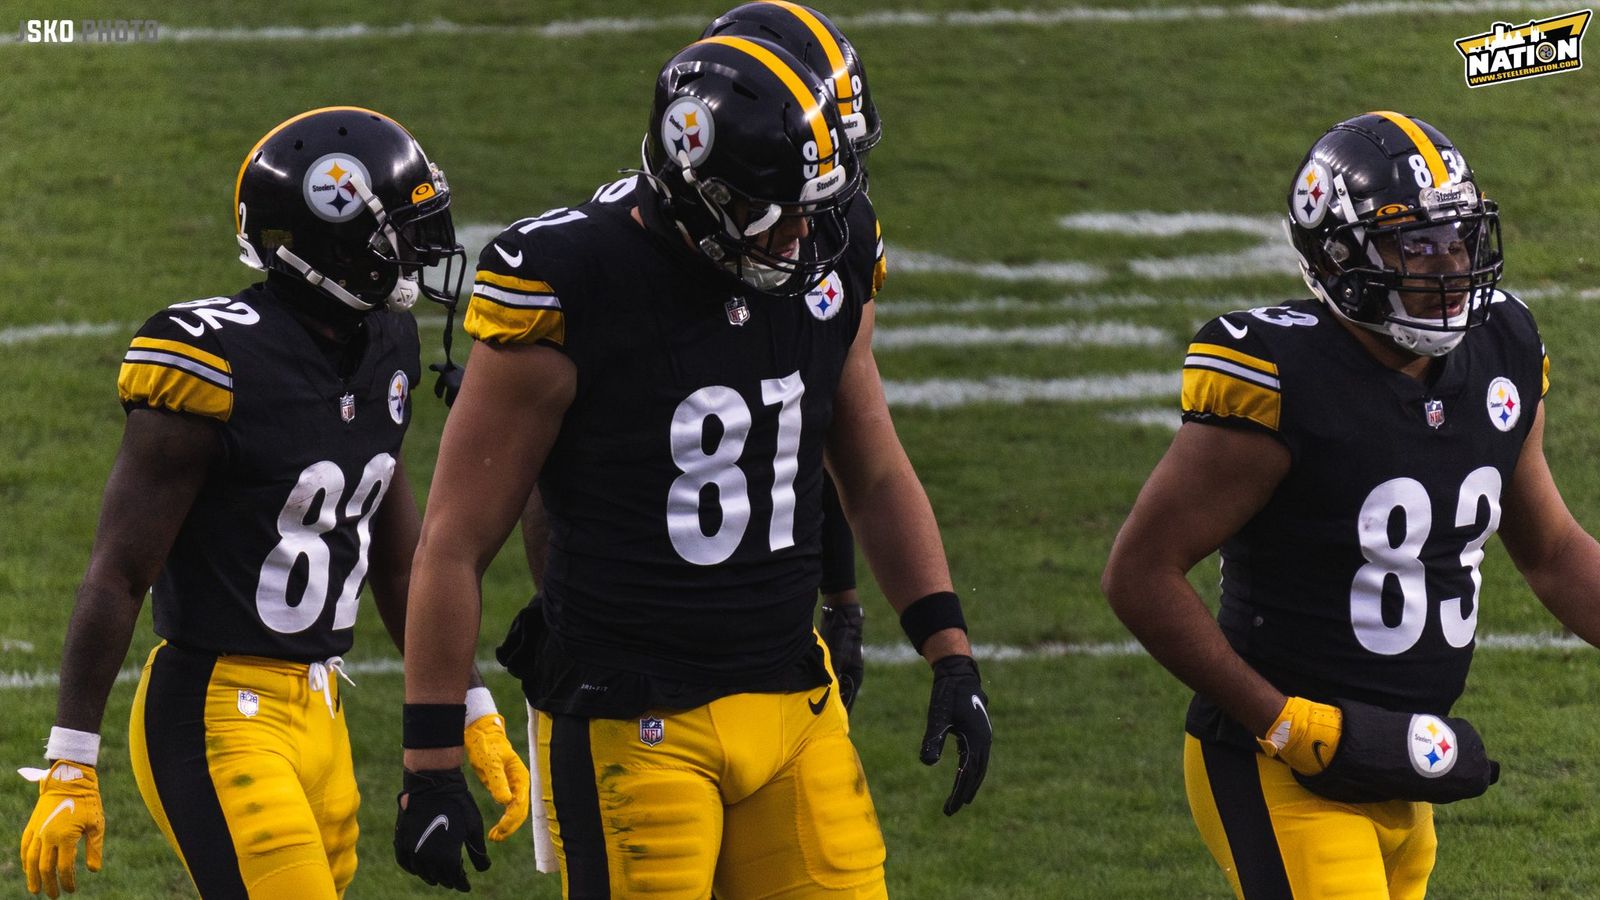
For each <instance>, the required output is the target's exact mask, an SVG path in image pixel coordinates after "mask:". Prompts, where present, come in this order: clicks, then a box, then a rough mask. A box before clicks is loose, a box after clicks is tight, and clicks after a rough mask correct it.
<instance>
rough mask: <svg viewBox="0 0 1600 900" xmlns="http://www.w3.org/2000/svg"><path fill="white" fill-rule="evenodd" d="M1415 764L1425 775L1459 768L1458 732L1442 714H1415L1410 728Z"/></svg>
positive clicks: (1412, 758)
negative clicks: (1457, 761)
mask: <svg viewBox="0 0 1600 900" xmlns="http://www.w3.org/2000/svg"><path fill="white" fill-rule="evenodd" d="M1409 739H1410V745H1409V749H1410V751H1411V753H1410V755H1411V767H1412V768H1414V769H1416V770H1417V774H1418V775H1421V776H1422V777H1424V778H1438V777H1439V776H1441V775H1443V774H1445V773H1446V772H1449V771H1450V770H1451V769H1453V768H1455V765H1456V757H1457V756H1458V755H1459V754H1457V753H1456V733H1455V732H1454V731H1452V730H1451V729H1450V726H1449V725H1446V724H1445V723H1444V720H1443V719H1440V718H1439V717H1438V716H1430V715H1427V714H1419V715H1415V716H1412V717H1411V728H1410V729H1409Z"/></svg>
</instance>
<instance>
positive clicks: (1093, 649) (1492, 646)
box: [0, 633, 1589, 690]
mask: <svg viewBox="0 0 1600 900" xmlns="http://www.w3.org/2000/svg"><path fill="white" fill-rule="evenodd" d="M1588 646H1589V645H1588V644H1586V643H1584V642H1583V641H1582V640H1581V639H1579V638H1577V637H1574V636H1572V635H1567V634H1548V633H1539V634H1486V635H1482V636H1481V637H1479V638H1478V649H1479V650H1483V651H1488V652H1495V653H1498V652H1502V651H1509V652H1515V653H1537V652H1543V651H1548V650H1559V651H1570V650H1582V649H1584V648H1587V647H1588ZM973 650H974V653H975V655H976V656H977V657H978V658H979V659H981V660H984V661H985V662H988V661H991V660H994V661H1001V660H1005V661H1010V660H1041V659H1060V658H1063V657H1075V658H1076V657H1087V658H1091V659H1101V658H1107V657H1110V658H1127V657H1130V656H1140V655H1143V653H1144V650H1143V649H1142V648H1141V647H1140V646H1139V644H1138V642H1137V641H1133V640H1126V641H1104V642H1098V643H1094V642H1084V643H1078V642H1064V641H1048V642H1045V643H1042V644H1033V645H1030V646H1016V645H1010V644H977V645H975V646H974V647H973ZM862 652H863V653H864V654H865V656H866V658H867V659H869V660H871V661H872V662H875V663H881V664H885V665H904V664H909V663H913V662H919V661H921V659H922V657H920V656H918V655H917V653H916V651H915V650H912V649H911V648H910V647H908V646H905V645H903V644H888V645H881V644H871V645H868V646H867V647H865V648H863V651H862ZM499 665H500V664H499V663H497V662H495V661H494V660H493V659H480V660H478V668H479V669H481V670H483V671H496V672H498V671H500V668H499ZM344 669H345V671H346V672H349V673H350V674H351V675H352V676H354V677H362V676H366V677H383V676H390V675H398V674H400V673H401V671H403V669H402V665H401V662H400V660H399V659H396V658H380V659H365V660H354V661H351V662H348V663H346V664H345V667H344ZM138 679H139V670H138V669H131V668H130V669H123V670H122V671H120V672H118V673H117V682H118V683H123V684H125V683H128V682H132V681H137V680H138ZM60 681H61V679H60V676H59V675H57V674H56V673H55V672H0V690H24V689H27V688H36V687H49V688H53V687H56V686H57V685H58V684H60Z"/></svg>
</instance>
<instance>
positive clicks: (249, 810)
mask: <svg viewBox="0 0 1600 900" xmlns="http://www.w3.org/2000/svg"><path fill="white" fill-rule="evenodd" d="M316 665H317V664H312V666H308V665H307V664H305V663H292V662H285V661H283V660H274V659H263V658H260V657H253V656H223V657H217V656H211V655H208V654H202V653H196V652H193V651H189V650H183V649H180V648H177V647H173V646H171V645H169V644H166V643H162V644H161V645H159V646H157V647H156V649H155V650H154V651H152V652H151V653H150V658H149V660H148V661H147V662H146V663H145V666H144V673H143V675H142V676H141V678H140V679H139V690H138V693H137V694H136V696H135V698H134V703H133V716H132V721H131V722H130V723H129V735H128V744H129V752H130V754H131V755H132V757H133V773H134V778H135V780H137V781H138V784H139V793H140V794H142V795H143V796H144V803H145V806H146V807H148V808H149V810H150V815H151V816H152V817H153V818H154V819H155V821H156V825H157V827H159V828H160V829H161V833H162V834H164V835H165V836H166V838H167V843H169V844H171V845H172V848H173V849H174V850H175V851H177V853H178V858H179V859H180V860H181V861H182V862H183V864H184V867H185V868H186V869H187V870H188V872H189V877H190V878H191V879H193V881H194V884H195V888H196V889H197V890H198V891H199V892H200V896H202V897H204V898H206V900H216V898H245V897H249V898H292V900H331V898H336V897H340V896H342V895H343V894H344V890H345V888H346V887H348V886H349V884H350V879H351V878H353V877H354V876H355V871H356V835H357V827H356V808H357V806H359V804H360V797H359V795H358V794H357V791H356V780H355V771H354V769H353V767H352V764H351V760H350V735H349V733H348V732H347V731H346V730H345V721H344V710H343V708H342V706H341V705H340V704H339V702H338V697H339V695H338V685H337V684H331V685H329V686H328V687H326V688H323V687H321V684H320V683H326V682H337V680H338V679H337V677H336V675H335V674H334V673H332V672H329V671H323V672H321V673H320V674H321V675H325V676H326V678H318V679H317V682H319V684H316V685H314V684H313V682H312V680H311V679H310V678H308V672H309V670H310V669H311V668H313V667H314V666H316Z"/></svg>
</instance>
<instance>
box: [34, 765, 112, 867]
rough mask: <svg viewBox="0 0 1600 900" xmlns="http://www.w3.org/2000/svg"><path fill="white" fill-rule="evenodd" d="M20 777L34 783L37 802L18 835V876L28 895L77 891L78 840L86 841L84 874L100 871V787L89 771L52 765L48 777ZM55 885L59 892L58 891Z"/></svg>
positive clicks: (43, 774)
mask: <svg viewBox="0 0 1600 900" xmlns="http://www.w3.org/2000/svg"><path fill="white" fill-rule="evenodd" d="M18 771H19V772H20V773H21V774H22V777H24V778H26V779H28V780H29V781H37V782H39V802H38V803H37V804H35V805H34V807H33V815H32V816H31V817H30V818H29V819H28V827H27V830H25V831H24V832H23V833H22V871H23V874H24V875H26V876H27V878H28V892H29V893H33V894H37V893H39V891H40V890H43V891H44V892H45V893H46V894H48V895H50V896H51V897H57V896H60V892H61V890H63V889H64V890H66V892H67V893H69V894H70V893H73V892H75V891H77V890H78V874H77V861H78V840H79V838H87V839H88V845H89V846H88V852H87V854H86V855H85V861H86V862H87V863H88V865H89V871H91V872H98V871H100V854H101V851H102V850H103V849H104V848H105V841H106V816H105V813H104V812H102V811H101V807H100V781H99V779H98V778H96V777H95V773H94V766H86V765H84V764H82V763H75V762H69V761H67V760H64V759H63V760H57V761H56V763H55V764H54V765H52V766H51V767H50V768H49V770H48V771H46V770H44V769H19V770H18ZM58 885H59V886H58Z"/></svg>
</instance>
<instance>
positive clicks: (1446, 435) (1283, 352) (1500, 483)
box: [1182, 293, 1548, 736]
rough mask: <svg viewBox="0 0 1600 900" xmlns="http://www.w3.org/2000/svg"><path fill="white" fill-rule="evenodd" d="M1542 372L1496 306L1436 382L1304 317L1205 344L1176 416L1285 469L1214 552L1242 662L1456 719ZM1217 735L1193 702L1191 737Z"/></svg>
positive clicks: (1212, 337)
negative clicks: (1276, 447) (1227, 433)
mask: <svg viewBox="0 0 1600 900" xmlns="http://www.w3.org/2000/svg"><path fill="white" fill-rule="evenodd" d="M1547 372H1548V362H1547V360H1546V359H1545V355H1544V347H1543V345H1542V344H1541V342H1540V339H1539V332H1538V329H1537V328H1536V327H1535V325H1534V321H1533V316H1532V315H1531V314H1530V313H1529V311H1528V309H1527V307H1526V306H1524V305H1523V304H1522V302H1521V301H1519V300H1517V299H1515V298H1514V297H1510V296H1508V295H1506V294H1503V293H1496V294H1495V296H1494V298H1493V303H1492V305H1491V312H1490V316H1489V320H1488V321H1487V322H1486V323H1485V324H1483V325H1482V326H1480V327H1477V328H1473V329H1472V330H1470V331H1469V332H1467V334H1466V335H1465V337H1464V338H1463V339H1462V341H1461V343H1460V344H1459V345H1458V346H1457V347H1456V349H1454V350H1453V351H1451V352H1450V353H1449V354H1447V355H1445V356H1444V357H1443V358H1442V359H1441V360H1440V361H1439V362H1438V363H1437V364H1436V366H1435V369H1434V371H1433V372H1431V373H1430V379H1429V380H1428V381H1427V382H1422V381H1418V380H1416V379H1414V378H1411V377H1410V376H1407V375H1405V374H1402V373H1400V372H1397V371H1394V370H1392V369H1389V368H1387V367H1385V366H1383V365H1382V364H1381V363H1379V362H1378V361H1377V360H1376V359H1374V358H1373V357H1372V356H1371V355H1370V354H1369V353H1368V352H1367V351H1366V350H1365V349H1364V348H1363V347H1362V346H1361V345H1360V344H1359V343H1358V342H1357V341H1356V339H1355V338H1354V337H1353V336H1352V335H1351V334H1350V333H1349V332H1348V331H1346V330H1345V328H1344V326H1342V325H1341V324H1340V323H1339V322H1338V321H1337V320H1336V319H1335V318H1334V315H1333V313H1331V312H1329V311H1328V310H1327V308H1326V307H1325V306H1323V305H1321V304H1319V303H1316V302H1314V301H1309V300H1307V301H1297V302H1294V303H1289V304H1286V305H1284V306H1279V307H1268V308H1264V309H1254V310H1248V311H1244V312H1235V313H1229V314H1227V315H1225V316H1221V317H1219V318H1217V319H1214V320H1212V321H1211V322H1210V323H1208V324H1207V325H1206V326H1205V327H1203V328H1202V329H1201V330H1200V332H1199V334H1198V335H1197V336H1196V337H1195V339H1194V343H1192V344H1191V345H1190V346H1189V351H1188V356H1187V358H1186V359H1185V362H1184V369H1183V400H1182V402H1183V416H1184V419H1185V420H1186V421H1190V422H1202V423H1207V424H1216V425H1227V426H1235V427H1246V428H1253V429H1258V430H1262V431H1265V432H1266V433H1268V434H1271V435H1272V436H1274V437H1276V438H1277V439H1278V440H1279V441H1281V442H1282V443H1283V444H1284V446H1285V447H1287V448H1288V450H1289V453H1290V459H1291V462H1290V467H1289V472H1288V474H1287V475H1286V476H1285V478H1284V480H1283V482H1282V483H1281V484H1279V485H1278V488H1277V490H1276V491H1275V492H1274V494H1273V496H1272V498H1271V499H1270V500H1269V501H1268V503H1267V505H1266V506H1265V507H1264V508H1263V509H1262V510H1261V511H1260V512H1259V513H1257V514H1256V516H1255V517H1254V518H1253V519H1251V520H1250V521H1249V522H1248V523H1247V524H1246V525H1245V526H1244V528H1242V529H1241V530H1240V531H1239V533H1238V534H1236V535H1234V536H1233V537H1232V538H1231V539H1229V540H1228V541H1227V542H1226V543H1224V544H1223V546H1222V605H1221V610H1220V612H1219V614H1218V621H1219V624H1220V625H1221V627H1222V629H1223V631H1224V633H1225V634H1226V635H1227V637H1228V640H1229V642H1230V644H1231V645H1232V646H1233V648H1234V649H1235V650H1236V651H1238V652H1239V654H1240V655H1241V656H1243V657H1244V658H1245V660H1247V661H1248V662H1249V663H1250V664H1251V665H1252V666H1253V667H1254V668H1256V669H1257V670H1258V671H1260V672H1261V673H1262V674H1263V675H1264V676H1266V678H1267V679H1268V680H1269V681H1271V682H1272V683H1273V684H1274V685H1276V686H1277V687H1278V689H1279V690H1282V691H1284V692H1285V693H1288V694H1291V695H1299V696H1304V697H1309V698H1311V699H1315V700H1320V701H1327V700H1331V699H1335V698H1350V699H1355V700H1360V701H1363V702H1367V703H1374V704H1377V705H1379V706H1383V707H1386V708H1388V709H1393V710H1400V711H1413V712H1431V713H1435V714H1439V715H1443V714H1445V713H1447V712H1448V711H1449V709H1450V707H1451V705H1452V704H1453V703H1454V702H1455V700H1456V698H1457V697H1458V696H1460V694H1461V690H1462V688H1463V687H1464V686H1465V683H1466V677H1467V669H1468V666H1469V665H1470V663H1471V659H1472V649H1473V646H1474V635H1475V633H1476V629H1477V621H1478V609H1479V603H1480V599H1481V598H1480V597H1479V587H1480V585H1481V583H1482V578H1481V575H1480V574H1479V572H1478V566H1479V563H1480V562H1481V561H1482V559H1483V546H1484V544H1485V542H1487V541H1488V540H1489V536H1490V535H1492V534H1493V533H1494V531H1495V529H1496V528H1497V527H1498V526H1499V523H1500V509H1501V501H1500V498H1501V495H1502V493H1503V491H1504V490H1505V488H1506V486H1507V485H1508V484H1509V483H1510V481H1511V476H1512V472H1513V470H1514V469H1515V468H1516V464H1517V459H1518V456H1519V454H1520V453H1521V451H1522V445H1523V442H1524V440H1525V439H1526V438H1527V435H1528V430H1529V429H1530V428H1531V427H1532V424H1533V419H1534V412H1535V410H1536V408H1537V404H1538V403H1539V401H1540V398H1541V397H1542V396H1543V395H1544V391H1545V388H1546V386H1547V384H1548V381H1547ZM1219 725H1220V726H1222V727H1223V728H1224V729H1225V728H1226V723H1222V722H1221V721H1220V713H1218V712H1217V711H1216V709H1215V707H1214V706H1212V705H1211V704H1210V703H1209V702H1208V701H1206V700H1205V699H1204V698H1197V700H1196V703H1195V706H1194V707H1193V708H1192V709H1191V715H1190V728H1191V731H1194V732H1195V733H1196V734H1200V735H1201V736H1204V735H1206V734H1208V733H1211V734H1215V733H1217V732H1216V730H1215V729H1216V728H1217V727H1219Z"/></svg>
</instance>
